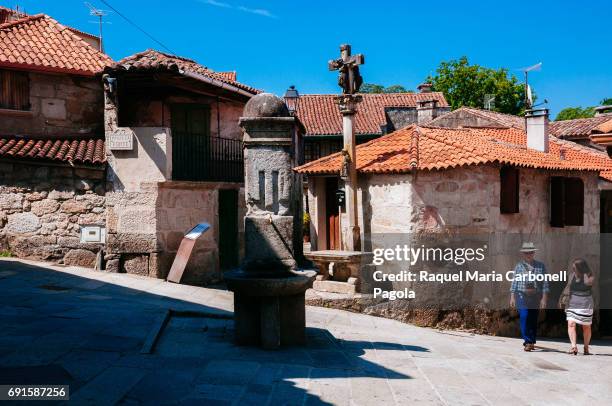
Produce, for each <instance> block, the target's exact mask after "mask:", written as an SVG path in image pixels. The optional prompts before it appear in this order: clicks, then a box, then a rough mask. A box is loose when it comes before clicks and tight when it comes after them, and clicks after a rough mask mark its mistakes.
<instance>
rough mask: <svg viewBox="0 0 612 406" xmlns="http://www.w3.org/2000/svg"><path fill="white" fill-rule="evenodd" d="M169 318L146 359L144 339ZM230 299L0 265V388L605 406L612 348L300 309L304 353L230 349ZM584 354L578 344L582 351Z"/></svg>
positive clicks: (184, 397) (93, 399) (175, 400)
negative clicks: (535, 344) (61, 386)
mask: <svg viewBox="0 0 612 406" xmlns="http://www.w3.org/2000/svg"><path fill="white" fill-rule="evenodd" d="M168 309H172V310H175V311H184V312H183V313H179V314H177V315H176V316H174V317H172V318H171V319H170V321H169V322H168V324H167V325H166V327H165V329H164V330H163V331H162V334H161V336H160V339H159V341H158V342H157V344H156V345H155V347H154V351H153V353H152V354H141V349H142V348H143V345H144V344H145V342H146V339H147V336H148V335H149V334H150V332H151V330H154V326H155V325H156V323H158V322H159V319H160V317H161V316H162V315H163V314H164V312H165V311H166V310H168ZM231 311H232V297H231V293H229V292H226V291H221V290H214V289H205V288H197V287H192V286H183V285H173V284H168V283H166V282H163V281H160V280H155V279H150V278H143V277H137V276H133V275H126V274H109V273H103V272H95V271H90V270H84V269H79V268H60V267H50V266H46V265H42V264H36V263H33V262H23V261H16V260H12V259H7V260H2V261H0V331H1V332H2V333H1V335H0V384H8V383H12V384H25V383H30V384H31V383H41V384H52V383H68V384H69V385H70V392H71V401H72V402H74V403H78V404H86V403H90V404H113V403H121V404H127V405H132V404H254V405H259V404H270V405H281V404H338V405H348V404H356V405H369V404H401V405H406V404H411V403H413V402H416V403H424V404H448V405H460V404H470V405H486V404H496V405H497V404H512V405H521V404H554V405H564V404H573V405H576V404H589V405H598V404H600V405H609V404H612V384H611V383H610V382H612V362H611V361H612V358H611V357H612V343H610V342H606V343H602V342H599V343H595V345H593V347H592V351H593V352H594V353H595V355H593V356H591V357H585V356H582V355H579V356H577V357H573V356H569V355H567V354H565V351H566V350H567V348H568V344H567V343H566V342H561V341H558V342H556V341H543V342H541V343H540V346H541V348H540V349H539V350H538V351H536V352H534V353H524V352H523V351H522V349H521V341H520V340H518V339H509V338H500V337H488V336H477V335H471V334H467V333H459V332H452V331H436V330H432V329H425V328H418V327H414V326H411V325H406V324H402V323H399V322H396V321H392V320H386V319H380V318H374V317H370V316H365V315H360V314H352V313H348V312H343V311H339V310H331V309H323V308H313V307H309V308H308V309H307V322H308V327H309V328H308V335H309V340H308V345H307V346H306V347H305V348H291V349H283V350H281V351H272V352H269V351H262V350H259V349H254V348H245V347H236V346H234V345H233V344H232V341H231V335H232V331H231V328H232V325H231V320H229V318H228V317H229V316H231ZM580 348H581V347H580Z"/></svg>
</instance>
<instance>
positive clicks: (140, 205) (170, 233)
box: [106, 182, 246, 285]
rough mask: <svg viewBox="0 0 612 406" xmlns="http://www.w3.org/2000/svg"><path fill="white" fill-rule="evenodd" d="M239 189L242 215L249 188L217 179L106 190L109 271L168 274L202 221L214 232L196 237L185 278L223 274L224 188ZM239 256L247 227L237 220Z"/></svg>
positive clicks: (198, 281) (201, 280) (200, 280)
mask: <svg viewBox="0 0 612 406" xmlns="http://www.w3.org/2000/svg"><path fill="white" fill-rule="evenodd" d="M222 188H237V189H238V190H239V193H238V219H241V218H243V217H244V215H245V212H246V206H245V204H244V202H245V199H244V188H243V187H242V185H240V184H236V185H231V184H222V183H217V182H143V183H141V185H140V190H139V191H137V192H136V191H132V192H110V193H108V194H107V212H108V218H107V231H108V244H107V251H108V253H107V256H106V259H107V270H109V271H114V272H127V273H134V274H140V275H147V276H151V277H156V278H165V277H166V276H167V273H168V271H169V270H170V267H171V265H172V262H173V261H174V257H175V256H176V252H177V250H178V247H179V245H180V243H181V240H182V238H183V236H184V235H185V233H186V232H187V231H189V230H190V229H191V228H192V227H193V226H195V225H196V224H197V223H199V222H207V223H209V224H210V225H211V228H210V230H208V231H207V232H206V233H204V234H203V235H202V237H201V238H200V239H198V240H197V242H196V245H195V247H194V250H193V252H192V255H191V257H190V260H189V263H188V265H187V268H186V269H185V273H184V275H183V279H182V282H183V283H188V284H195V285H206V284H210V283H213V282H216V281H218V280H220V279H221V278H222V276H221V271H220V268H219V246H218V244H219V215H218V213H219V207H218V201H219V190H220V189H222ZM238 227H239V229H238V242H239V245H240V247H239V249H240V253H239V255H240V257H242V255H243V254H242V253H243V250H244V248H243V240H244V238H243V236H244V225H243V223H242V222H241V221H239V222H238Z"/></svg>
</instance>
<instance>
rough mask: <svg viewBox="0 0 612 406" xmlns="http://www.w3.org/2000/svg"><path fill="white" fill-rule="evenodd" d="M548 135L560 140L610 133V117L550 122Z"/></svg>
mask: <svg viewBox="0 0 612 406" xmlns="http://www.w3.org/2000/svg"><path fill="white" fill-rule="evenodd" d="M549 128H550V133H551V134H552V135H554V136H556V137H560V138H588V137H589V136H590V135H591V134H597V133H604V132H612V116H608V115H604V116H597V117H591V118H577V119H575V120H562V121H551V122H550V124H549Z"/></svg>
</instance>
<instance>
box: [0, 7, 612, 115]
mask: <svg viewBox="0 0 612 406" xmlns="http://www.w3.org/2000/svg"><path fill="white" fill-rule="evenodd" d="M107 1H108V2H109V3H110V4H111V5H112V6H113V7H115V8H116V9H117V10H119V11H120V12H122V13H123V14H125V15H126V16H128V17H129V18H131V19H132V20H133V21H135V22H136V23H137V24H139V25H140V26H141V27H142V28H144V29H145V30H146V31H148V32H149V33H150V34H152V35H153V36H154V37H156V38H157V39H159V40H160V41H161V42H162V43H164V44H165V45H166V46H167V47H168V48H170V50H172V52H174V53H177V54H179V55H182V56H186V57H190V58H193V59H196V60H197V61H198V62H200V63H202V64H203V65H205V66H208V67H210V68H212V69H214V70H236V71H237V72H238V80H240V81H242V82H244V83H247V84H249V85H252V86H255V87H257V88H260V89H264V90H267V91H271V92H273V93H277V94H282V93H283V92H284V90H285V89H286V88H287V87H288V86H289V85H292V84H294V85H296V86H297V88H298V90H300V92H302V93H331V92H337V91H338V88H337V87H336V76H335V74H334V73H331V72H328V71H327V60H328V59H331V58H334V57H336V56H337V55H338V46H339V44H341V43H344V42H348V43H350V44H352V45H353V50H354V52H360V53H363V54H365V56H366V65H365V66H364V67H363V68H362V75H363V76H364V80H365V81H366V82H370V83H381V84H384V85H392V84H401V85H404V86H405V87H407V88H411V89H414V88H415V87H416V85H417V84H418V83H420V82H421V81H422V80H423V78H425V77H426V76H427V75H428V74H430V73H433V72H434V71H435V69H436V67H437V66H438V64H439V62H440V61H442V60H449V59H453V58H458V57H460V56H462V55H466V56H468V58H469V60H470V62H472V63H478V64H481V65H484V66H488V67H507V68H509V69H510V70H511V71H512V73H515V74H517V75H520V72H519V71H518V69H519V68H521V67H524V66H528V65H531V64H534V63H536V62H540V61H541V62H543V68H542V71H541V72H536V73H533V74H532V75H531V76H530V82H531V83H532V85H533V87H534V89H535V91H536V93H537V94H538V96H539V100H540V101H541V100H543V99H544V98H547V99H548V100H549V102H550V103H549V108H550V109H551V110H552V113H553V115H554V114H556V113H557V112H558V111H559V110H560V109H562V108H563V107H567V106H579V105H582V106H589V105H596V104H597V103H598V102H599V101H600V100H601V99H603V98H604V97H612V41H610V21H612V2H609V0H608V1H606V0H593V1H589V2H586V1H583V2H571V1H548V0H540V1H530V2H527V1H514V2H504V3H501V2H496V1H468V0H464V1H443V0H440V1H437V2H430V1H418V2H417V1H395V2H390V1H389V2H386V1H377V2H374V1H359V0H353V1H329V0H327V1H319V0H311V1H306V2H296V1H293V2H290V1H263V0H172V1H167V0H146V1H144V0H129V1H128V0H107ZM17 3H18V4H19V5H20V6H21V7H22V8H23V9H25V11H26V12H28V13H38V12H44V13H46V14H49V15H51V16H53V17H54V18H56V19H57V20H59V21H60V22H62V23H64V24H66V25H71V26H74V27H76V28H79V29H82V30H84V31H88V32H92V33H96V32H97V29H98V27H97V25H96V24H94V23H93V21H94V20H95V18H94V17H91V16H89V15H88V13H89V11H88V9H87V8H86V6H85V5H84V2H83V1H80V0H61V1H60V0H38V1H36V0H0V5H3V6H6V7H12V6H14V5H15V4H17ZM90 3H92V4H93V5H94V6H97V7H99V8H101V9H105V10H109V7H108V6H106V5H104V4H103V3H102V2H101V1H100V0H90ZM106 21H108V22H109V24H105V25H104V30H105V42H106V51H107V52H108V53H109V54H110V55H111V57H113V58H114V59H120V58H121V57H123V56H126V55H129V54H132V53H134V52H138V51H141V50H143V49H146V48H160V46H159V45H158V44H156V43H154V42H153V41H152V40H150V39H149V38H147V37H146V36H145V35H143V34H142V33H140V32H139V31H138V30H137V29H135V28H134V27H132V26H131V25H129V24H128V23H126V22H125V21H124V20H123V19H122V18H121V17H120V16H118V15H117V14H116V13H109V15H108V16H107V17H106Z"/></svg>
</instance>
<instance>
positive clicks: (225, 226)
mask: <svg viewBox="0 0 612 406" xmlns="http://www.w3.org/2000/svg"><path fill="white" fill-rule="evenodd" d="M219 265H220V267H221V269H223V270H226V269H231V268H233V267H235V266H236V265H238V191H237V190H234V189H229V190H219Z"/></svg>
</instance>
